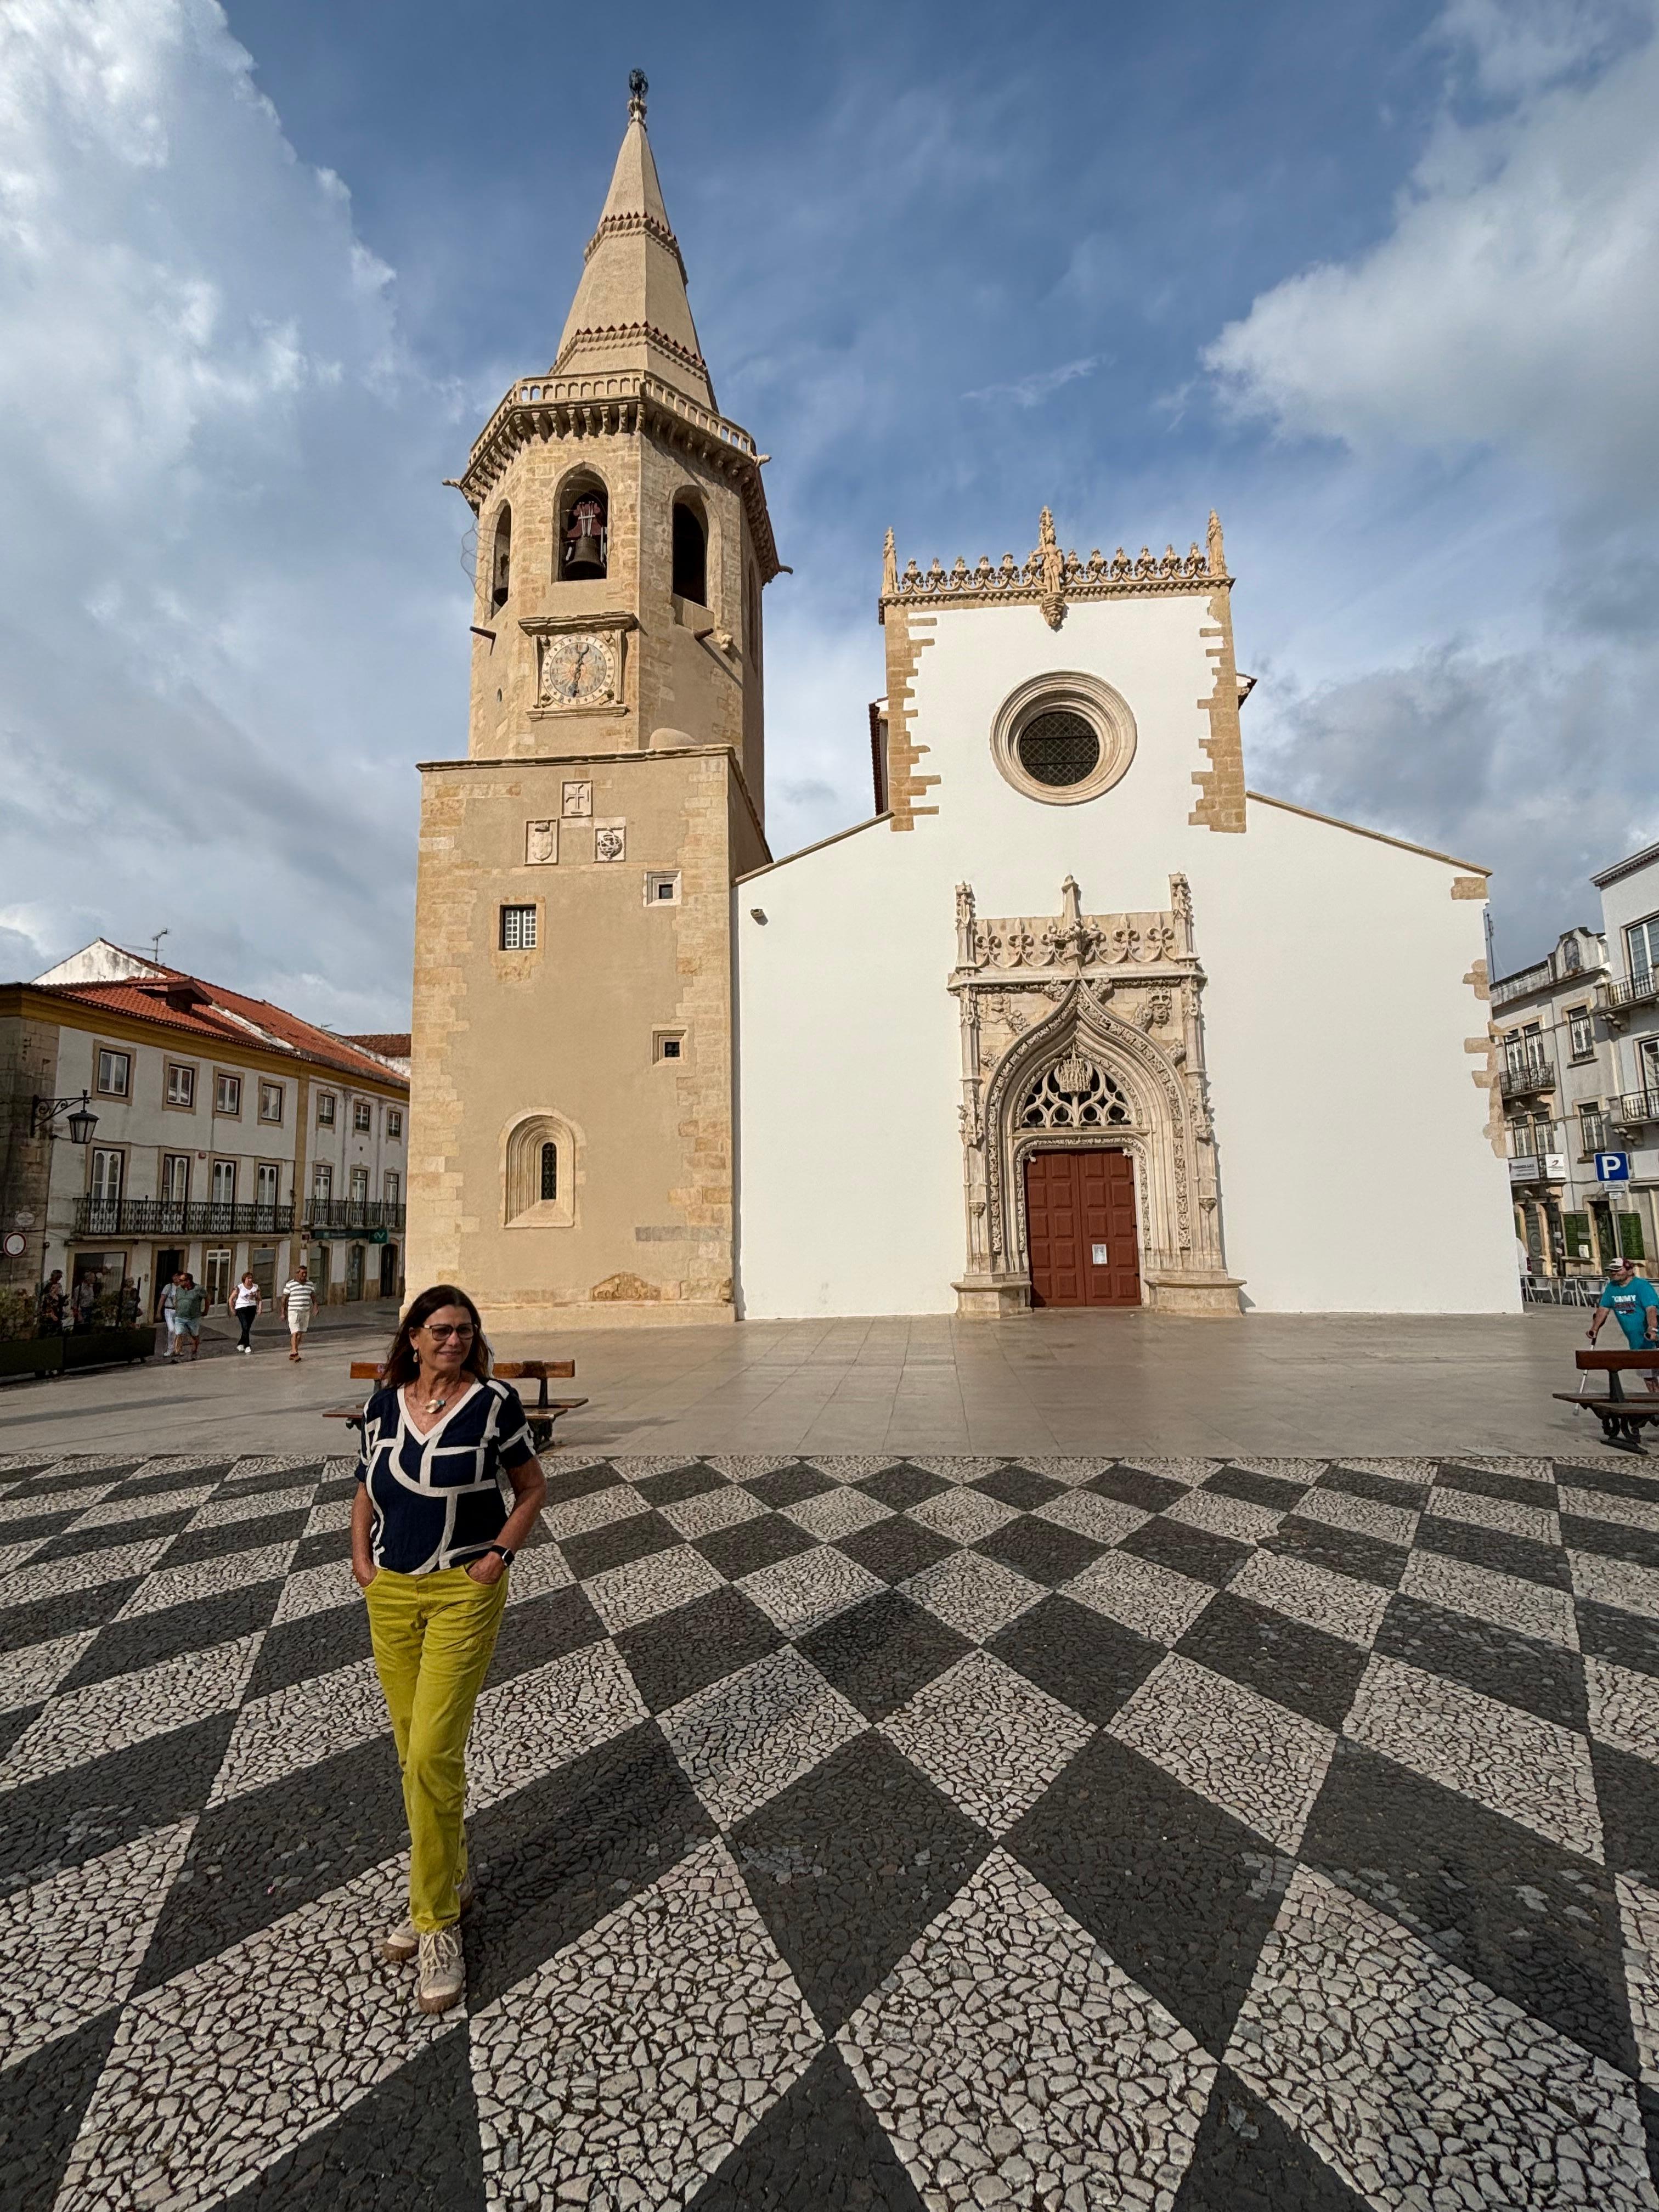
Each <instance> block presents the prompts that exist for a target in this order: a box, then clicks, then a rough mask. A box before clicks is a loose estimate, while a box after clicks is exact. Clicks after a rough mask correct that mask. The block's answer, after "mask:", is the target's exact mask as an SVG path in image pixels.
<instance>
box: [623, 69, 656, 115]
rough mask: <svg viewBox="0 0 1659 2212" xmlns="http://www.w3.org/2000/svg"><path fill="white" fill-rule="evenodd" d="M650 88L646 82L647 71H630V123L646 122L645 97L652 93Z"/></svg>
mask: <svg viewBox="0 0 1659 2212" xmlns="http://www.w3.org/2000/svg"><path fill="white" fill-rule="evenodd" d="M650 89H651V88H650V86H649V85H648V84H647V82H646V81H645V71H644V70H629V72H628V119H629V122H630V123H643V122H644V120H645V95H646V94H647V92H649V91H650Z"/></svg>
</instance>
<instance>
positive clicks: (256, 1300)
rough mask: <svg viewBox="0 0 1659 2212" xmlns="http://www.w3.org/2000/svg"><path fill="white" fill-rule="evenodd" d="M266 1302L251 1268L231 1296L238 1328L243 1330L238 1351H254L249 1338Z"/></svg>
mask: <svg viewBox="0 0 1659 2212" xmlns="http://www.w3.org/2000/svg"><path fill="white" fill-rule="evenodd" d="M264 1303H265V1302H264V1297H262V1295H261V1294H260V1290H259V1285H258V1283H256V1282H255V1281H254V1279H253V1273H252V1269H251V1268H250V1270H249V1271H248V1273H246V1275H244V1276H243V1278H242V1279H241V1281H240V1283H238V1284H237V1285H236V1288H235V1289H234V1291H232V1292H231V1297H230V1310H231V1311H232V1313H234V1315H235V1316H236V1326H237V1328H240V1330H241V1332H242V1340H241V1342H240V1344H239V1345H238V1346H237V1347H236V1349H237V1350H238V1352H252V1349H253V1346H252V1345H251V1344H250V1343H249V1342H248V1339H249V1338H250V1337H251V1336H252V1334H253V1324H254V1322H256V1321H258V1318H259V1316H260V1314H261V1313H262V1312H263V1311H264Z"/></svg>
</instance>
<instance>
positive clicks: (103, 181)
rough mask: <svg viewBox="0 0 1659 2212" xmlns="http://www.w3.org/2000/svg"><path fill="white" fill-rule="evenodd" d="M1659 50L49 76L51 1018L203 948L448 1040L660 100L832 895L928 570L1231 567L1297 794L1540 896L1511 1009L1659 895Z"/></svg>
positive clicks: (1538, 39)
mask: <svg viewBox="0 0 1659 2212" xmlns="http://www.w3.org/2000/svg"><path fill="white" fill-rule="evenodd" d="M1654 28H1655V24H1654V7H1653V0H1582V4H1574V0H1504V4H1503V5H1501V6H1499V5H1498V4H1495V0H1449V4H1439V5H1433V4H1406V0H1398V4H1358V5H1350V6H1347V7H1345V8H1342V9H1328V8H1316V7H1314V6H1311V5H1307V4H1304V5H1301V6H1290V5H1282V6H1274V5H1260V6H1256V7H1253V8H1250V9H1230V10H1218V11H1214V12H1212V14H1210V15H1207V16H1205V17H1202V18H1196V17H1194V16H1192V15H1180V14H1178V13H1176V12H1173V11H1170V10H1159V11H1146V10H1131V9H1126V8H1117V7H1114V8H1102V7H1099V6H1098V5H1097V6H1094V7H1091V8H1083V7H1056V8H1051V9H1048V10H1046V11H1016V10H1010V9H1006V8H1004V7H995V8H994V7H989V6H980V5H974V4H967V5H957V7H954V8H953V9H951V10H950V11H949V13H948V15H940V14H939V12H938V11H924V10H919V9H911V10H898V9H890V8H888V9H880V10H878V9H874V8H870V7H863V6H854V7H845V8H842V9H836V10H829V11H820V12H819V13H817V15H801V14H800V13H799V11H788V12H787V13H786V11H781V10H777V9H758V8H730V9H724V10H717V11H713V12H711V11H708V10H704V11H702V12H701V13H698V14H695V15H690V16H688V15H686V14H685V12H684V11H683V10H679V9H659V8H654V7H642V8H636V9H633V10H631V11H627V12H626V13H625V14H624V13H623V11H611V15H608V16H601V15H599V14H597V13H596V12H595V11H590V10H586V9H568V8H562V7H558V6H555V7H551V8H548V9H543V10H540V11H532V10H527V9H522V8H508V7H505V6H498V5H493V4H471V5H469V6H467V7H466V8H465V9H463V8H457V7H453V6H452V7H449V8H442V9H440V8H433V7H430V6H423V5H421V4H418V0H404V4H401V5H399V6H398V7H396V8H394V7H392V6H391V5H390V4H387V0H350V4H348V5H346V6H344V7H341V6H339V5H334V6H324V5H321V4H319V0H228V5H227V6H226V7H225V8H224V9H221V8H220V7H219V6H217V5H216V4H212V0H12V4H11V5H10V6H9V7H8V9H6V10H5V11H4V13H3V15H0V314H3V316H4V319H5V327H6V329H7V331H8V343H7V346H6V347H5V348H4V349H0V481H4V482H5V483H7V486H8V491H9V500H8V506H9V510H10V511H11V513H13V515H14V516H15V517H21V519H22V523H23V526H22V527H21V528H20V529H15V531H14V532H13V533H11V537H10V541H9V544H7V545H6V546H5V547H3V549H0V565H3V570H4V577H3V581H4V589H3V591H0V748H3V750H4V755H5V757H6V761H7V768H8V781H9V788H10V791H11V793H12V795H13V799H14V802H15V803H14V804H13V805H10V806H9V807H8V808H7V809H6V810H4V814H3V818H0V969H4V970H6V971H7V972H10V973H20V974H27V973H32V972H34V971H35V970H36V969H38V968H40V966H43V965H45V964H46V962H47V961H48V960H49V959H52V958H55V957H58V955H60V954H61V953H62V952H64V951H67V950H69V949H70V948H71V947H72V946H73V945H76V944H78V943H81V942H83V941H84V940H85V939H87V938H88V937H89V936H91V935H93V934H94V933H100V932H102V933H107V934H109V935H112V936H114V937H116V938H118V939H121V940H123V941H125V942H130V943H142V942H143V941H144V940H146V939H148V938H149V936H150V935H151V933H153V932H154V931H155V930H156V929H157V928H159V927H162V926H164V925H165V926H167V927H168V929H169V931H170V933H171V934H170V936H169V938H168V939H167V941H166V943H165V945H164V951H166V952H167V954H168V955H169V956H170V957H173V958H175V959H177V960H179V962H180V963H182V964H185V965H187V966H191V967H194V968H196V969H198V970H200V971H201V972H203V973H204V974H207V975H214V976H216V977H218V978H220V979H221V980H222V981H227V982H234V983H236V984H239V985H240V986H241V987H244V988H247V989H252V990H255V991H258V992H262V993H264V994H267V995H269V996H270V997H272V998H275V999H278V1000H283V1001H284V1002H285V1003H287V1004H289V1005H290V1006H294V1007H295V1008H296V1009H297V1010H299V1011H301V1012H308V1013H311V1014H313V1016H316V1017H319V1018H323V1019H325V1020H328V1021H331V1022H332V1023H334V1024H336V1025H337V1026H339V1027H342V1028H368V1027H372V1026H380V1025H382V1024H401V1023H402V1022H403V1021H404V1020H406V1018H407V1006H408V973H409V963H410V927H411V905H412V902H411V891H412V877H413V844H414V824H415V818H416V799H417V793H416V778H415V776H414V775H413V772H412V763H414V762H415V761H416V760H418V759H422V758H432V757H449V756H453V755H454V754H456V753H458V752H459V751H461V750H464V747H465V670H466V643H467V641H466V623H467V621H468V619H469V605H470V597H469V591H468V582H467V576H466V574H465V572H464V566H463V562H464V550H463V548H464V540H465V533H466V530H467V526H468V524H469V520H470V518H469V516H468V514H467V513H466V510H465V507H464V506H463V505H462V503H461V501H459V497H458V495H456V494H454V493H453V492H450V491H446V490H444V489H442V486H441V478H443V477H446V476H453V475H454V474H456V473H457V472H458V471H459V465H460V464H461V463H462V461H463V460H464V459H465V452H466V448H467V447H468V444H469V443H470V441H471V437H472V435H474V433H475V431H476V429H477V428H478V427H479V425H480V424H481V423H482V422H483V419H484V417H485V416H487V414H488V413H489V410H490V409H491V407H492V406H493V405H494V404H495V401H496V399H497V398H499V397H500V395H501V391H502V390H503V389H504V388H505V386H506V385H507V382H508V380H510V379H511V378H512V377H513V376H515V375H519V374H525V373H527V372H529V371H532V370H534V369H537V368H544V367H546V366H547V364H548V362H549V361H550V357H551V355H552V351H553V349H554V345H555V343H556V338H557V336H558V332H559V330H560V327H561V325H562V321H563V318H564V314H565V311H566V308H567V307H568V301H569V297H570V295H571V292H572V290H573V289H574V283H575V279H576V276H577V273H578V270H579V268H580V254H581V249H582V246H583V244H584V243H585V241H586V238H587V236H588V234H589V232H590V231H591V228H592V223H593V221H594V218H595V216H596V214H597V211H598V209H599V204H600V200H601V198H602V197H603V193H604V190H605V183H606V181H607V179H608V176H609V173H610V167H611V161H612V159H613V156H614V154H615V151H616V146H617V140H618V138H619V137H620V133H621V130H622V127H623V121H624V118H625V110H626V79H627V73H628V70H629V68H630V67H631V66H634V65H635V64H637V65H639V66H641V67H642V68H644V69H645V70H647V74H648V76H649V77H650V80H651V98H650V128H651V133H652V140H653V147H654V149H655V151H656V155H657V160H658V164H659V169H660V171H661V173H662V178H663V183H664V187H665V193H666V197H667V200H668V205H669V209H670V212H671V217H672V219H673V221H674V223H675V227H676V228H677V230H678V234H679V236H680V239H681V241H682V245H683V246H684V252H685V256H686V260H687V264H688V267H689V270H690V282H691V296H692V304H693V307H694V309H695V311H696V316H697V319H698V325H699V329H700V332H701V335H702V341H703V347H704V351H705V353H706V354H707V356H708V360H709V362H710V364H711V368H712V370H713V374H714V383H715V389H716V392H717V393H718V396H719V398H720V403H721V404H722V406H723V408H724V409H725V410H726V412H727V413H728V414H730V415H732V416H735V417H736V418H737V419H738V421H740V422H743V423H744V425H745V426H746V427H747V428H750V430H752V431H753V432H754V433H755V435H756V436H757V438H758V439H759V441H760V442H761V445H762V447H763V449H764V450H767V451H769V452H770V453H772V454H773V455H774V456H775V459H774V460H773V462H772V464H771V465H770V466H769V471H768V485H769V494H770V496H771V500H772V504H773V513H774V519H775V525H776V527H777V532H778V538H779V544H780V549H781V554H782V557H783V558H784V559H785V560H786V561H787V562H790V563H791V564H792V565H793V570H794V574H793V576H786V577H783V578H781V579H780V580H778V582H777V583H776V584H775V586H772V587H771V589H770V591H769V595H768V613H769V659H768V684H769V690H768V717H769V750H770V767H769V786H770V800H769V807H770V828H771V832H772V841H773V845H774V848H775V850H779V851H782V850H787V849H788V848H791V847H792V846H793V845H795V844H798V843H800V842H805V841H806V840H808V839H810V838H811V837H814V836H822V835H824V834H826V833H827V832H828V831H829V830H830V829H835V828H837V827H839V826H841V825H842V823H846V822H848V821H851V820H854V819H856V818H857V817H859V816H860V814H861V813H863V812H864V811H867V806H868V789H867V774H868V770H867V736H866V725H865V720H864V714H863V707H864V702H866V700H867V699H868V698H869V697H870V696H872V695H873V694H874V693H875V692H876V691H877V690H879V688H880V683H881V674H880V633H879V631H878V629H877V628H876V625H875V623H874V621H873V599H874V593H875V590H876V586H877V582H878V571H879V558H880V545H881V538H882V532H883V531H884V529H885V528H886V527H887V526H888V525H889V524H891V525H892V526H893V527H894V528H895V530H896V533H897V538H898V544H899V550H900V555H901V558H903V557H905V556H908V555H910V554H913V553H914V554H915V556H917V557H918V558H919V559H920V560H921V561H922V562H924V564H925V563H926V562H927V561H928V560H929V559H930V558H932V557H933V555H935V554H938V555H939V556H941V557H943V558H944V559H945V561H947V562H949V561H950V560H951V559H952V558H954V557H955V556H956V555H957V554H958V553H961V554H963V555H965V556H967V557H968V558H969V560H970V561H971V560H973V559H975V558H976V557H977V556H978V555H979V554H980V553H981V552H988V553H989V554H990V555H991V556H992V557H993V558H994V559H995V558H997V557H999V556H1000V554H1001V553H1002V551H1003V550H1005V548H1008V549H1012V550H1013V551H1014V552H1015V553H1016V554H1018V555H1023V554H1024V552H1026V551H1027V550H1029V548H1030V545H1031V544H1032V543H1033V542H1034V540H1035V536H1036V516H1037V511H1038V509H1039V507H1041V506H1042V505H1043V504H1044V503H1045V502H1047V503H1048V504H1051V505H1052V506H1053V507H1054V512H1055V516H1056V520H1057V522H1058V524H1059V527H1060V536H1061V538H1062V541H1063V542H1065V543H1066V544H1074V545H1076V546H1078V547H1079V549H1080V550H1084V551H1085V552H1086V551H1087V550H1089V549H1090V548H1091V547H1092V546H1094V545H1097V544H1099V545H1103V546H1104V547H1105V548H1106V549H1107V550H1110V549H1111V548H1112V547H1113V546H1114V545H1115V544H1118V543H1119V542H1120V541H1122V542H1124V543H1126V544H1128V545H1129V546H1130V547H1131V549H1132V550H1133V548H1135V547H1138V546H1139V544H1141V543H1142V542H1143V541H1146V542H1150V543H1152V544H1154V545H1155V546H1159V547H1161V546H1162V544H1164V541H1165V540H1166V539H1173V540H1174V541H1175V542H1176V544H1180V545H1182V546H1184V545H1185V544H1187V543H1188V540H1190V539H1191V538H1194V537H1201V536H1202V532H1203V525H1204V520H1205V517H1206V513H1207V512H1208V509H1209V507H1211V505H1212V504H1214V505H1216V506H1217V507H1219V509H1220V511H1221V513H1222V517H1223V520H1224V521H1225V525H1226V531H1227V544H1228V551H1229V556H1230V561H1231V566H1232V568H1233V569H1234V571H1235V573H1236V574H1237V577H1238V587H1237V592H1236V594H1235V611H1236V620H1237V633H1238V642H1239V652H1240V658H1241V662H1242V665H1244V666H1245V667H1247V668H1249V670H1250V671H1251V672H1252V673H1254V674H1255V675H1257V676H1258V677H1259V678H1261V683H1260V685H1259V688H1258V690H1257V691H1256V693H1255V696H1254V697H1253V698H1252V700H1251V702H1250V704H1249V708H1247V710H1246V731H1245V734H1246V742H1247V748H1248V752H1247V758H1248V763H1249V773H1250V778H1251V781H1252V782H1253V783H1254V784H1255V786H1256V787H1259V788H1264V789H1267V790H1271V791H1274V792H1278V793H1283V794H1284V795H1285V796H1289V797H1292V798H1296V799H1301V800H1303V801H1304V803H1307V804H1310V805H1316V806H1321V807H1323V808H1325V809H1327V810H1328V811H1333V812H1336V813H1339V814H1343V815H1346V816H1349V817H1352V818H1355V819H1358V820H1360V821H1364V822H1367V823H1374V824H1376V826H1379V827H1383V828H1387V829H1392V830H1395V831H1396V832H1398V833H1399V834H1401V835H1404V836H1413V837H1417V838H1420V839H1422V840H1423V841H1424V842H1428V843H1431V844H1433V845H1436V846H1437V847H1440V848H1444V849H1448V850H1450V851H1452V852H1455V853H1458V854H1467V855H1468V856H1469V857H1472V858H1474V859H1476V860H1481V861H1485V862H1489V863H1492V864H1493V865H1494V866H1496V868H1497V869H1498V876H1497V878H1496V883H1495V898H1494V914H1495V920H1496V924H1497V933H1498V957H1499V963H1500V965H1503V966H1510V965H1514V964H1517V963H1520V962H1521V961H1522V960H1524V959H1526V958H1528V957H1532V956H1533V955H1534V953H1535V952H1537V951H1539V950H1541V949H1542V948H1543V947H1544V946H1545V945H1547V944H1548V943H1549V942H1550V941H1552V940H1553V936H1554V934H1555V933H1556V932H1557V931H1558V930H1559V928H1561V927H1565V925H1566V924H1568V923H1569V922H1571V921H1577V920H1581V919H1589V918H1592V917H1593V916H1594V914H1595V900H1594V894H1593V893H1592V892H1591V891H1590V890H1589V886H1588V884H1586V882H1585V880H1584V879H1585V878H1586V876H1587V874H1588V872H1589V870H1590V868H1592V867H1594V866H1601V865H1605V863H1606V862H1607V860H1610V859H1612V858H1613V857H1615V856H1616V855H1617V854H1620V853H1621V852H1623V851H1626V850H1628V849H1630V848H1632V847H1633V846H1635V845H1637V844H1639V843H1642V842H1648V841H1650V840H1652V839H1654V838H1655V837H1659V775H1656V774H1655V772H1654V746H1655V740H1654V738H1653V736H1652V733H1651V715H1650V708H1649V707H1648V704H1647V701H1648V699H1649V697H1650V696H1651V689H1652V686H1653V684H1654V682H1655V680H1656V678H1659V665H1656V662H1659V647H1656V643H1655V636H1654V618H1653V613H1652V609H1653V606H1654V604H1655V595H1654V589H1653V587H1654V585H1655V582H1656V580H1659V579H1656V577H1655V574H1654V570H1655V566H1656V562H1655V554H1654V551H1653V540H1654V529H1653V526H1654V522H1655V520H1656V515H1655V509H1656V507H1659V429H1656V425H1655V416H1654V410H1653V407H1652V404H1651V399H1650V383H1651V363H1652V362H1653V360H1654V359H1655V358H1656V354H1659V346H1656V343H1655V342H1656V340H1659V327H1656V325H1659V134H1656V133H1655V132H1654V131H1653V128H1652V117H1653V115H1654V113H1655V112H1659V47H1656V45H1655V42H1654V37H1653V33H1654Z"/></svg>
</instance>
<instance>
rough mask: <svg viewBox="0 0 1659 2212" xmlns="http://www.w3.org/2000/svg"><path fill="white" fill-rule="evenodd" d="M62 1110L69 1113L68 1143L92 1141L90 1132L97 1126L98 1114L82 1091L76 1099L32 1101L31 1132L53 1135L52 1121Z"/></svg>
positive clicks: (39, 1134) (81, 1143) (40, 1134)
mask: <svg viewBox="0 0 1659 2212" xmlns="http://www.w3.org/2000/svg"><path fill="white" fill-rule="evenodd" d="M64 1112H67V1113H68V1115H69V1133H70V1144H72V1145H89V1144H90V1143H91V1142H92V1133H93V1131H94V1129H95V1128H96V1127H98V1116H97V1115H95V1114H94V1112H93V1110H92V1102H91V1100H90V1099H89V1098H88V1096H87V1094H86V1092H85V1091H82V1093H81V1096H80V1097H79V1099H78V1100H77V1099H76V1098H75V1097H68V1098H37V1099H36V1100H35V1102H34V1120H33V1134H34V1135H35V1136H37V1137H40V1136H46V1137H55V1136H56V1135H57V1134H58V1132H57V1131H56V1129H54V1128H53V1127H52V1122H53V1121H54V1120H55V1119H56V1117H57V1116H58V1115H59V1114H62V1113H64Z"/></svg>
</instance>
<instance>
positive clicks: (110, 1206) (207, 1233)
mask: <svg viewBox="0 0 1659 2212" xmlns="http://www.w3.org/2000/svg"><path fill="white" fill-rule="evenodd" d="M293 1227H294V1208H293V1207H292V1206H222V1205H220V1204H219V1203H217V1202H216V1200H213V1199H210V1198H202V1199H197V1198H190V1199H182V1198H83V1199H80V1200H77V1201H76V1208H75V1234H76V1236H77V1237H286V1236H288V1235H289V1234H290V1233H291V1231H292V1230H293Z"/></svg>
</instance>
